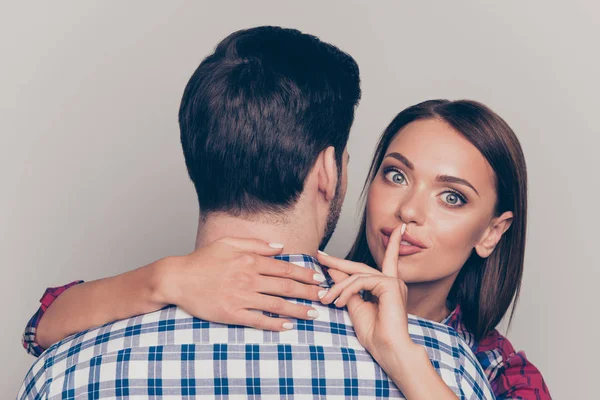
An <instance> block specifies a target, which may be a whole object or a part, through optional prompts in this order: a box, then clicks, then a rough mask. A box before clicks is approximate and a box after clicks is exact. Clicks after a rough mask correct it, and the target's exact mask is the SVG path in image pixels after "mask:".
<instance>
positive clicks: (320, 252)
mask: <svg viewBox="0 0 600 400" xmlns="http://www.w3.org/2000/svg"><path fill="white" fill-rule="evenodd" d="M318 252H319V254H323V255H324V256H328V255H329V254H327V253H325V252H324V251H321V250H318Z"/></svg>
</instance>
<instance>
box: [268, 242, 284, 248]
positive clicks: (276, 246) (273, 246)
mask: <svg viewBox="0 0 600 400" xmlns="http://www.w3.org/2000/svg"><path fill="white" fill-rule="evenodd" d="M269 247H271V248H273V249H283V244H281V243H269Z"/></svg>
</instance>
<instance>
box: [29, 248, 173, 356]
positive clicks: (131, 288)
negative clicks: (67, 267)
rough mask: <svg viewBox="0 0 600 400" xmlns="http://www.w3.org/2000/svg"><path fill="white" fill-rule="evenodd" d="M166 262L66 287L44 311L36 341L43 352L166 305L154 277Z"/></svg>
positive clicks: (158, 262)
mask: <svg viewBox="0 0 600 400" xmlns="http://www.w3.org/2000/svg"><path fill="white" fill-rule="evenodd" d="M169 262H170V260H169V259H168V258H167V259H160V260H158V261H156V262H154V263H152V264H148V265H146V266H144V267H141V268H138V269H135V270H133V271H129V272H126V273H123V274H120V275H117V276H112V277H109V278H104V279H99V280H96V281H91V282H85V283H81V284H78V285H74V286H71V287H69V288H68V289H67V290H65V291H64V292H63V293H61V294H60V296H57V297H56V299H55V300H54V301H53V302H52V304H51V305H50V306H49V307H48V308H47V309H46V311H45V313H44V314H43V316H42V317H41V319H40V321H39V323H38V325H37V328H36V332H35V333H36V335H35V339H36V340H35V341H36V342H37V344H38V345H39V346H40V347H42V348H43V349H46V348H48V347H50V345H52V344H53V343H56V342H58V341H59V340H62V339H64V338H65V337H67V336H69V335H72V334H74V333H76V332H80V331H83V330H86V329H89V328H92V327H95V326H100V325H103V324H106V323H109V322H112V321H116V320H119V319H124V318H129V317H131V316H134V315H138V314H144V313H149V312H152V311H156V310H158V309H160V308H162V307H164V306H166V305H167V303H165V302H164V299H162V298H161V295H160V292H159V291H158V290H157V288H158V282H157V276H158V270H159V268H161V266H162V265H164V264H165V263H169Z"/></svg>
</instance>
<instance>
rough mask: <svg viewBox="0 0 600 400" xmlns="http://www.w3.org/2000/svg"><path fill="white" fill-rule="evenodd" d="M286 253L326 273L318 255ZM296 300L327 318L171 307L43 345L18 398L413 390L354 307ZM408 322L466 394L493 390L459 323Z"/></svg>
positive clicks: (479, 395) (297, 395) (391, 393)
mask: <svg viewBox="0 0 600 400" xmlns="http://www.w3.org/2000/svg"><path fill="white" fill-rule="evenodd" d="M277 258H279V259H282V260H285V261H290V262H293V263H295V264H297V265H300V266H304V267H306V268H311V269H314V270H316V271H317V272H322V269H321V266H320V265H319V264H318V263H317V261H316V260H315V259H314V258H312V257H309V256H305V255H286V256H279V257H277ZM331 283H332V282H331V281H330V280H329V281H328V282H325V283H324V284H323V286H327V287H328V286H329V285H331ZM289 301H294V302H302V303H304V304H311V305H312V306H313V307H314V308H316V309H317V310H318V311H319V317H318V318H317V319H316V320H309V321H304V320H292V321H293V322H294V328H293V329H292V330H290V331H285V332H267V331H260V330H256V329H252V328H245V327H240V326H228V325H222V324H215V323H209V322H206V321H202V320H199V319H197V318H194V317H192V316H190V315H189V314H187V313H186V312H184V311H183V310H181V309H179V308H177V307H175V306H171V307H167V308H164V309H162V310H159V311H156V312H153V313H150V314H144V315H140V316H137V317H133V318H129V319H126V320H122V321H117V322H114V323H111V324H107V325H104V326H102V327H100V328H97V329H92V330H88V331H84V332H80V333H78V334H76V335H73V336H70V337H68V338H66V339H65V340H63V341H61V342H59V343H56V344H55V345H53V346H52V347H50V348H49V349H48V350H47V351H46V352H44V354H42V356H41V357H40V358H39V359H38V360H37V361H36V363H35V364H34V365H33V367H32V368H31V370H30V371H29V373H28V374H27V376H26V378H25V381H24V382H23V385H22V387H21V389H20V391H19V394H18V398H19V399H109V398H110V399H113V398H116V399H195V398H202V399H205V398H206V399H209V398H214V399H217V398H218V399H236V398H240V399H241V398H243V399H246V398H251V399H267V398H277V399H303V398H311V399H321V398H322V399H325V398H327V399H342V398H343V399H358V398H361V399H380V398H404V397H403V396H402V393H400V392H399V390H398V389H397V388H396V386H395V385H394V383H393V382H392V381H391V380H390V379H389V378H388V377H387V375H386V374H385V372H384V371H383V370H382V369H381V368H380V367H379V365H377V363H376V362H375V361H374V360H373V358H372V357H371V356H370V355H369V353H368V352H367V351H366V350H365V349H364V348H363V347H362V346H361V345H360V343H359V342H358V340H357V338H356V336H355V334H354V330H353V328H352V324H351V322H350V318H349V315H348V313H347V311H346V310H345V309H338V308H336V307H334V306H324V305H322V304H320V303H311V302H307V301H301V300H294V299H289ZM409 330H410V336H411V338H412V340H413V341H414V342H415V343H418V344H421V345H423V346H424V347H425V348H426V349H427V352H428V353H429V357H430V359H431V362H432V364H433V366H434V367H435V369H436V370H437V372H438V373H439V374H440V376H441V377H442V379H443V380H444V381H445V382H446V383H447V384H448V386H449V387H450V388H451V389H452V390H453V391H454V393H455V394H456V395H457V396H458V397H459V398H461V399H493V398H494V396H493V394H492V391H491V389H490V386H489V383H488V381H487V379H486V378H485V375H484V372H483V370H482V368H481V366H480V365H479V364H478V363H477V360H476V358H475V356H474V355H473V353H472V352H471V350H470V349H469V347H468V346H467V344H466V343H464V341H463V340H462V339H461V338H460V337H459V336H458V334H457V333H456V331H454V329H452V328H450V327H448V326H446V325H442V324H438V323H435V322H431V321H427V320H424V319H421V318H417V317H414V316H409Z"/></svg>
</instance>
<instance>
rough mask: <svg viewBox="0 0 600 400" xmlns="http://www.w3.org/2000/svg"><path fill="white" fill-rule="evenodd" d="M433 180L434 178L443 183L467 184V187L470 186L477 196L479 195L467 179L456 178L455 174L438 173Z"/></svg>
mask: <svg viewBox="0 0 600 400" xmlns="http://www.w3.org/2000/svg"><path fill="white" fill-rule="evenodd" d="M435 180H436V181H438V182H443V183H457V184H459V185H465V186H468V187H470V188H471V189H473V191H474V192H475V193H477V196H479V192H478V191H477V189H475V187H474V186H473V185H471V184H470V183H469V181H468V180H466V179H462V178H457V177H455V176H450V175H438V176H437V177H436V178H435ZM479 197H481V196H479Z"/></svg>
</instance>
